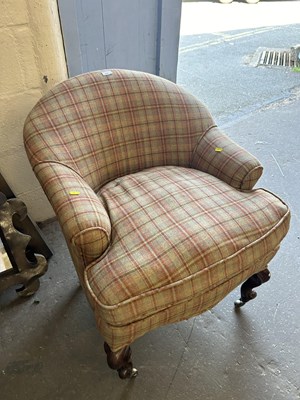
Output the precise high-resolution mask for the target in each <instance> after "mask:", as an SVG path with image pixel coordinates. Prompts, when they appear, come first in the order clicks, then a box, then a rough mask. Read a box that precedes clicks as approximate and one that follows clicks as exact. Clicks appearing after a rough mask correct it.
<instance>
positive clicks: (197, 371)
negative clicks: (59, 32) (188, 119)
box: [0, 99, 300, 400]
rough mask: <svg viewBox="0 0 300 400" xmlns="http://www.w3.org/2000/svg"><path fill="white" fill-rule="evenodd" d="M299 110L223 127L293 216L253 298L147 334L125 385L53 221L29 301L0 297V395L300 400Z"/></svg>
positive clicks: (290, 106) (298, 104)
mask: <svg viewBox="0 0 300 400" xmlns="http://www.w3.org/2000/svg"><path fill="white" fill-rule="evenodd" d="M299 109H300V101H299V100H297V99H294V101H293V100H291V101H290V102H285V103H283V104H281V103H278V104H277V103H274V104H273V105H272V106H270V107H269V108H267V109H263V110H261V111H260V112H256V113H255V114H251V115H249V116H248V117H247V118H243V120H240V121H237V122H235V123H231V124H230V125H227V126H226V127H224V129H226V131H227V132H230V133H231V136H232V137H234V138H235V139H236V140H238V141H239V143H241V144H242V145H244V146H245V147H247V148H248V149H249V150H250V151H252V152H253V153H254V154H256V155H257V156H258V157H259V159H260V160H261V161H262V163H263V165H264V166H265V173H264V176H263V178H262V179H261V186H264V187H267V188H269V189H271V190H273V191H275V192H276V193H277V194H278V195H280V196H282V198H284V199H285V200H286V201H287V203H288V204H289V205H290V207H291V209H292V214H293V218H292V225H291V230H290V233H289V234H288V236H287V238H286V239H285V241H284V242H283V244H282V247H281V250H280V252H279V253H278V254H277V256H276V258H275V259H274V260H273V261H272V262H271V265H270V269H271V272H272V279H271V280H270V281H269V282H268V283H266V284H265V285H264V286H262V287H261V288H258V297H257V299H255V300H254V301H253V302H252V303H249V304H247V305H246V306H245V307H244V308H243V309H241V310H240V311H239V312H236V311H235V310H234V308H233V301H234V300H235V299H236V298H237V297H238V296H239V290H238V289H236V290H235V291H234V292H232V293H231V294H230V295H229V296H228V297H227V298H226V299H224V300H223V301H222V302H221V303H220V304H219V305H217V306H216V307H215V308H214V309H213V310H211V311H209V312H207V313H205V314H202V315H200V316H199V317H197V318H194V319H191V320H189V321H185V322H182V323H178V324H174V325H171V326H167V327H164V328H161V329H158V330H156V331H154V332H151V333H149V334H147V335H146V336H144V337H143V338H141V339H139V340H138V341H137V342H135V343H134V344H133V346H132V349H133V356H134V363H135V366H136V367H137V368H138V369H139V376H138V377H137V378H136V379H135V380H132V381H121V380H119V379H118V377H117V375H116V373H115V372H114V371H111V370H110V369H108V367H107V365H106V360H105V355H104V351H103V350H102V338H101V337H100V336H99V334H98V332H97V329H96V327H95V322H94V318H93V314H92V311H91V309H90V308H89V305H88V303H87V301H86V300H85V297H84V294H83V293H82V291H81V289H80V287H79V284H78V280H77V277H76V275H75V271H74V269H73V266H72V262H71V260H70V257H69V254H68V251H67V247H66V245H65V242H64V239H63V237H62V234H61V231H60V228H59V227H58V224H57V223H56V222H53V223H51V224H48V225H46V226H45V227H44V228H43V232H44V234H45V237H46V240H47V242H48V244H50V245H51V247H52V249H53V251H54V256H53V257H52V259H51V260H50V262H49V269H48V272H47V273H46V274H45V275H44V276H43V277H42V278H41V287H40V289H39V291H38V292H37V293H36V294H35V295H34V296H33V297H31V298H28V299H26V300H24V299H18V297H17V295H16V294H15V292H14V290H13V289H11V290H7V291H6V292H5V293H3V294H2V295H1V297H0V306H1V312H0V320H1V339H0V340H1V341H0V346H1V347H0V350H1V353H0V354H1V356H0V388H1V389H0V390H1V398H3V399H5V400H12V399H16V400H17V399H32V400H40V399H51V400H52V399H63V400H68V399H80V400H81V399H84V400H87V399H103V400H104V399H110V400H111V399H122V400H123V399H128V400H129V399H170V400H171V399H190V400H193V399H195V400H196V399H197V400H199V399H205V400H217V399H222V400H227V399H233V400H238V399H243V400H250V399H251V400H253V399H255V400H256V399H257V400H258V399H259V400H260V399H264V400H283V399H284V400H296V399H300V346H299V340H300V313H299V309H300V301H299V289H300V269H299V265H300V251H299V244H300V233H299V215H300V213H299V211H300V206H299V200H298V199H299V198H300V196H299V195H300V193H299V182H300V177H299V174H300V172H299V171H300V170H299V154H298V151H299V148H300V146H299V144H300V143H299V140H300V139H299V126H300V113H299ZM262 127H263V130H262ZM239 133H242V135H241V134H239ZM275 133H276V138H275ZM262 135H263V136H262ZM287 139H288V140H287Z"/></svg>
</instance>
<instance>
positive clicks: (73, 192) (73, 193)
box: [70, 190, 80, 196]
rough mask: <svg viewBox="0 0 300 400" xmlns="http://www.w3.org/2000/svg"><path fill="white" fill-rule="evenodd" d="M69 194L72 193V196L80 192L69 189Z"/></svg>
mask: <svg viewBox="0 0 300 400" xmlns="http://www.w3.org/2000/svg"><path fill="white" fill-rule="evenodd" d="M70 194H72V195H73V196H76V195H78V194H80V192H78V191H77V190H71V191H70Z"/></svg>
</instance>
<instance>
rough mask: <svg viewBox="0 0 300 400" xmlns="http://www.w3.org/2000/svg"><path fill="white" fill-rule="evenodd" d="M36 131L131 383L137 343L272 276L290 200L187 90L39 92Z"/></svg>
mask: <svg viewBox="0 0 300 400" xmlns="http://www.w3.org/2000/svg"><path fill="white" fill-rule="evenodd" d="M24 137H25V145H26V149H27V152H28V156H29V159H30V162H31V164H32V166H33V168H34V171H35V173H36V175H37V177H38V179H39V180H40V182H41V184H42V186H43V188H44V191H45V193H46V194H47V196H48V198H49V200H50V202H51V204H52V206H53V208H54V210H55V212H56V214H57V216H58V219H59V222H60V223H61V226H62V229H63V232H64V234H65V237H66V241H67V243H68V246H69V249H70V253H71V255H72V258H73V261H74V264H75V267H76V269H77V273H78V276H79V278H80V281H81V284H82V287H83V289H84V291H85V293H86V295H87V298H88V299H89V301H90V304H91V306H92V308H93V310H94V313H95V317H96V321H97V325H98V327H99V330H100V332H101V333H102V335H103V337H104V338H105V342H106V346H105V349H106V352H107V354H108V362H109V365H110V366H111V367H112V368H116V369H118V370H119V374H120V376H121V377H127V376H131V375H132V371H133V370H132V364H131V356H130V354H131V353H130V349H129V347H128V346H129V345H130V344H131V343H132V342H133V341H134V340H135V339H136V338H138V337H140V336H142V335H143V334H145V333H147V332H149V331H150V330H152V329H154V328H156V327H159V326H161V325H165V324H168V323H172V322H176V321H181V320H183V319H187V318H190V317H191V316H195V315H198V314H200V313H202V312H204V311H206V310H208V309H210V308H211V307H213V306H214V305H216V304H217V303H218V302H219V301H220V300H222V299H223V298H224V297H225V296H226V295H227V294H228V293H229V292H230V291H232V290H233V289H234V288H235V287H236V286H238V285H239V284H240V283H242V282H243V281H245V280H247V279H248V278H249V279H248V281H247V283H246V284H245V285H244V286H243V289H242V295H241V299H240V301H239V302H238V303H237V304H238V305H242V304H244V303H245V302H247V301H248V300H250V299H251V298H253V297H254V292H253V291H252V288H253V287H255V286H258V285H260V284H261V283H263V282H264V281H266V280H267V279H268V278H269V275H268V271H267V270H266V268H267V264H268V262H269V261H270V260H271V259H272V258H273V256H274V255H275V253H276V252H277V250H278V248H279V245H280V242H281V241H282V239H283V238H284V236H285V235H286V233H287V231H288V227H289V219H290V215H289V210H288V207H287V206H286V205H285V204H284V203H283V202H282V201H281V200H280V199H279V198H278V197H276V196H275V195H273V194H272V193H270V192H268V191H266V190H263V189H253V186H254V185H255V183H256V181H257V180H258V179H259V177H260V175H261V173H262V167H261V165H260V164H259V162H258V161H257V160H256V159H255V157H253V156H252V155H250V154H249V153H248V152H247V151H245V150H244V149H242V148H241V147H239V146H238V145H237V144H235V143H234V142H233V141H231V140H230V139H229V138H228V137H227V136H226V135H224V133H222V132H221V131H220V130H219V129H218V128H217V127H216V125H215V123H214V121H213V119H212V117H211V116H210V114H209V112H208V111H207V109H206V108H205V106H204V105H203V104H201V103H200V102H199V101H198V100H197V99H195V98H194V97H193V96H191V95H189V94H188V93H186V92H185V91H184V90H183V89H181V88H179V87H178V86H177V85H175V84H173V83H171V82H168V81H166V80H163V79H161V78H158V77H154V76H152V75H149V74H145V73H140V72H132V71H122V70H113V71H112V72H111V73H104V74H103V73H102V72H101V71H99V72H93V73H89V74H83V75H81V76H79V77H75V78H72V79H69V80H67V81H66V82H63V83H62V84H60V85H58V86H57V87H55V88H54V89H53V90H52V91H50V92H49V93H48V94H47V95H46V96H44V97H43V98H42V99H41V101H40V102H39V103H38V104H37V105H36V106H35V108H34V109H33V110H32V112H31V113H30V115H29V116H28V119H27V121H26V124H25V128H24ZM262 271H263V272H262ZM266 271H267V272H266Z"/></svg>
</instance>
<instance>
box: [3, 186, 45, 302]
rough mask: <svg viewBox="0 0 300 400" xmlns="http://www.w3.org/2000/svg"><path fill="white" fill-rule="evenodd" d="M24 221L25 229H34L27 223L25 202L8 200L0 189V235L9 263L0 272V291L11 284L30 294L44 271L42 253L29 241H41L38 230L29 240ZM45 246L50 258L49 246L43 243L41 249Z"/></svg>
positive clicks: (36, 286) (23, 294)
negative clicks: (7, 266) (6, 267)
mask: <svg viewBox="0 0 300 400" xmlns="http://www.w3.org/2000/svg"><path fill="white" fill-rule="evenodd" d="M24 221H25V223H26V226H27V230H29V231H30V232H33V226H34V225H33V224H32V223H31V221H29V223H28V215H27V208H26V206H25V204H24V203H23V202H22V201H21V200H19V199H17V198H10V199H7V198H6V195H5V194H4V193H3V192H0V237H1V241H2V243H3V245H4V248H5V251H6V253H7V255H8V257H9V260H10V262H11V266H12V268H9V269H7V270H6V271H3V272H1V273H0V292H2V291H4V290H6V289H8V288H9V287H11V286H18V287H17V289H16V291H17V292H18V294H19V295H20V296H22V297H26V296H30V295H32V294H34V293H35V292H36V291H37V290H38V288H39V277H40V276H42V275H43V274H44V273H45V272H46V270H47V260H46V258H45V257H44V255H42V254H36V253H35V252H34V251H33V248H35V245H34V244H33V245H32V242H34V243H38V244H40V243H41V242H42V241H41V238H40V236H39V233H38V232H37V231H36V230H35V231H34V232H35V233H34V239H32V237H31V236H30V235H28V234H26V233H25V232H24V229H22V226H23V227H24V224H23V223H24ZM17 227H18V228H19V229H17ZM20 229H22V230H23V232H21V230H20ZM25 231H26V229H25ZM45 249H46V255H47V256H48V257H50V253H51V251H50V249H49V248H48V246H47V245H46V244H45V243H44V242H42V250H45ZM51 254H52V253H51Z"/></svg>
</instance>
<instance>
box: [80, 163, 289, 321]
mask: <svg viewBox="0 0 300 400" xmlns="http://www.w3.org/2000/svg"><path fill="white" fill-rule="evenodd" d="M99 194H100V196H101V197H103V199H104V201H105V204H106V206H107V210H108V213H109V216H110V220H111V222H112V237H111V241H112V243H111V249H110V251H109V252H108V253H107V255H106V256H105V257H104V258H103V259H102V260H101V261H100V262H99V263H97V264H94V265H93V266H91V267H88V268H87V269H86V273H85V277H86V284H87V285H88V287H89V288H90V291H91V295H92V296H93V297H94V299H95V302H96V304H97V306H96V307H98V311H97V312H98V313H99V315H102V318H103V319H104V320H105V321H106V322H107V323H110V324H112V325H125V324H127V323H129V322H133V321H135V320H138V319H141V318H145V317H147V316H148V315H151V314H153V313H156V312H158V310H162V309H164V308H166V307H170V306H171V305H174V304H176V303H180V302H182V301H185V300H188V299H190V298H192V297H193V296H195V295H199V294H201V293H205V292H206V291H208V290H211V288H213V287H216V286H218V285H220V284H222V283H224V282H226V281H227V280H228V279H230V278H232V277H233V276H235V275H237V274H239V273H241V271H243V269H244V268H246V267H247V268H249V265H251V264H254V265H255V263H256V262H257V261H258V260H260V259H262V258H263V257H264V255H265V254H269V253H270V252H272V251H273V250H274V248H276V247H278V245H279V243H280V241H281V240H282V238H283V237H284V236H285V234H286V232H287V229H288V222H289V212H288V209H287V207H286V206H285V205H284V204H283V203H282V202H281V201H280V200H279V199H277V198H276V197H274V196H273V195H272V194H270V193H268V192H265V191H263V190H256V191H252V192H245V193H244V192H239V191H237V190H235V189H233V188H232V187H231V186H229V185H228V184H226V183H224V182H222V181H220V180H219V179H217V178H215V177H213V176H211V175H208V174H206V173H203V172H200V171H196V170H191V169H186V168H180V167H157V168H153V169H149V170H147V171H143V172H140V173H137V174H133V175H130V176H126V177H123V178H120V179H117V180H116V181H114V182H111V183H109V184H107V185H106V186H105V187H104V188H103V189H102V190H101V191H100V193H99Z"/></svg>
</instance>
